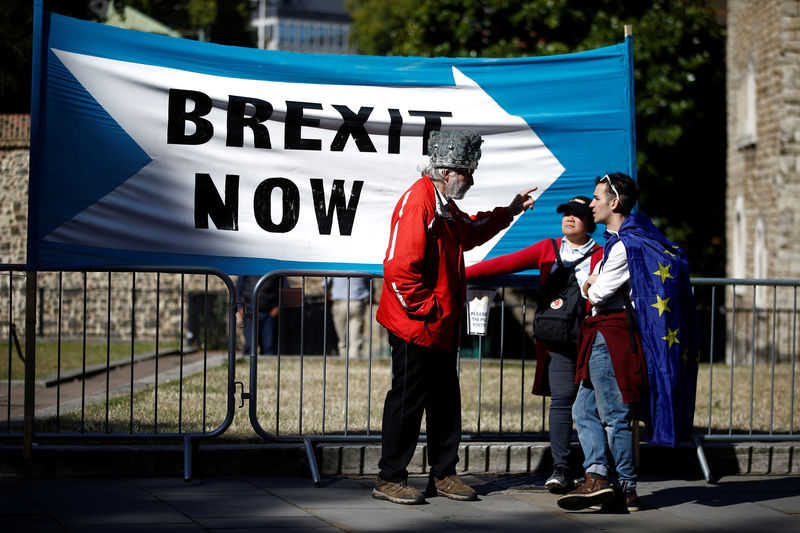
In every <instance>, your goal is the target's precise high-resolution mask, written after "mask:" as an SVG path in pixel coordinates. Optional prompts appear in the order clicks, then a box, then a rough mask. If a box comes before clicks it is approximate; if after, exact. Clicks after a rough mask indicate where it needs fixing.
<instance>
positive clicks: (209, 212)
mask: <svg viewBox="0 0 800 533" xmlns="http://www.w3.org/2000/svg"><path fill="white" fill-rule="evenodd" d="M208 217H211V220H212V221H213V222H214V225H215V226H216V227H217V229H225V230H233V231H237V230H238V229H239V176H237V175H236V174H226V175H225V203H223V202H222V198H220V196H219V191H217V188H216V187H215V186H214V182H213V181H211V176H210V175H209V174H202V173H197V174H195V175H194V227H195V228H200V229H208Z"/></svg>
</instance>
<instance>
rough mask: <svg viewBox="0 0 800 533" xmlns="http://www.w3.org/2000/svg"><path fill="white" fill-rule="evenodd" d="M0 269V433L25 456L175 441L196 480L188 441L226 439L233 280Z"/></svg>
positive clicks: (190, 274)
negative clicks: (91, 445) (52, 446)
mask: <svg viewBox="0 0 800 533" xmlns="http://www.w3.org/2000/svg"><path fill="white" fill-rule="evenodd" d="M0 272H2V274H4V275H3V276H2V277H1V278H0V302H2V301H3V300H5V302H3V303H4V305H3V309H4V310H5V314H6V320H4V321H3V322H2V323H0V331H2V330H5V331H2V333H3V337H2V338H3V339H5V342H6V344H7V346H6V348H7V349H6V350H3V351H4V352H5V353H6V361H5V364H4V365H2V368H0V375H2V377H3V380H2V382H3V385H4V387H3V388H4V389H5V390H4V391H0V398H2V397H3V396H4V397H5V398H4V399H5V400H6V405H5V406H4V407H5V409H4V411H5V412H4V413H2V415H0V416H2V418H3V419H4V420H2V424H0V437H19V436H21V437H22V439H23V451H24V453H27V454H29V453H30V447H31V446H32V444H33V441H34V439H35V441H36V443H37V444H39V445H42V444H46V443H51V442H52V443H56V442H64V441H65V440H67V439H69V440H71V441H74V440H76V439H78V440H82V441H91V442H98V441H106V440H108V439H124V440H142V439H146V440H147V441H148V442H152V441H175V440H182V441H183V444H184V471H185V475H186V476H187V478H188V477H191V451H192V441H193V440H198V439H209V438H212V437H215V436H217V435H220V434H222V433H223V432H225V430H226V429H227V428H228V427H229V426H230V424H231V422H232V420H233V415H234V412H235V404H234V399H235V395H234V364H235V346H234V344H233V339H234V338H235V331H234V328H235V322H236V319H235V314H234V313H235V291H234V288H233V283H232V282H231V280H230V278H229V277H228V276H227V275H226V274H224V273H223V272H220V271H217V270H213V269H192V268H159V269H153V270H143V269H133V268H125V267H121V268H118V269H113V270H104V271H102V272H97V271H80V272H36V273H26V272H25V271H24V269H23V268H22V267H21V266H19V265H7V266H5V268H3V269H2V271H0ZM31 296H33V298H32V297H31ZM212 305H214V306H216V310H215V309H214V308H213V307H212ZM215 311H216V312H215ZM212 316H214V317H215V319H214V320H210V318H211V317H212ZM220 320H221V321H222V323H220ZM20 324H25V328H20V327H19V325H20ZM212 324H215V325H216V327H217V329H221V330H222V331H216V332H215V331H213V330H212V329H211V326H212ZM20 332H22V335H24V345H25V348H24V350H22V349H20V343H19V337H20ZM210 335H216V337H217V338H218V341H217V345H216V346H213V345H212V344H213V343H210V342H209V340H210ZM190 341H193V342H191V343H190ZM0 342H2V341H0ZM215 369H216V373H217V374H220V376H221V378H220V379H218V380H217V382H216V383H213V384H212V383H210V382H209V377H210V376H211V375H212V371H215ZM212 385H213V386H212Z"/></svg>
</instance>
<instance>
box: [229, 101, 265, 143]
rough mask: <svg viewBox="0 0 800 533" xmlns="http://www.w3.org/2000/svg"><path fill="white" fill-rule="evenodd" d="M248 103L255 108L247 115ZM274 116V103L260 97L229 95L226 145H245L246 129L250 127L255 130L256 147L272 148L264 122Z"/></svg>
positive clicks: (254, 140)
mask: <svg viewBox="0 0 800 533" xmlns="http://www.w3.org/2000/svg"><path fill="white" fill-rule="evenodd" d="M247 104H250V105H251V106H253V108H254V112H253V114H252V115H249V116H246V115H245V111H246V109H247ZM271 116H272V104H270V103H269V102H265V101H264V100H259V99H258V98H248V97H246V96H234V95H230V96H229V97H228V136H227V138H226V140H225V145H226V146H238V147H240V148H241V147H242V146H244V129H245V128H246V127H247V128H250V129H251V130H252V131H253V146H254V147H255V148H272V145H271V143H270V141H269V131H268V130H267V127H266V126H265V125H264V124H262V122H264V121H266V120H268V119H269V117H271Z"/></svg>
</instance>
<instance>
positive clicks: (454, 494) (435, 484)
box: [425, 474, 478, 502]
mask: <svg viewBox="0 0 800 533" xmlns="http://www.w3.org/2000/svg"><path fill="white" fill-rule="evenodd" d="M425 495H426V496H437V495H438V496H444V497H445V498H450V499H451V500H458V501H462V502H469V501H475V500H477V499H478V494H477V493H476V492H475V489H473V488H472V487H470V486H469V485H467V484H466V483H464V482H463V481H461V478H460V477H458V476H457V475H456V474H452V475H449V476H447V477H446V478H444V479H439V478H437V477H436V476H433V475H431V477H430V479H429V480H428V489H427V490H426V491H425Z"/></svg>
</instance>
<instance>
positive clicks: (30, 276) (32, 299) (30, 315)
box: [22, 271, 38, 459]
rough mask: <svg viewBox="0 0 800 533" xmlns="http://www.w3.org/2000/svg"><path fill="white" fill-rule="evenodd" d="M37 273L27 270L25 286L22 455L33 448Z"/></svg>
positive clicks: (28, 455)
mask: <svg viewBox="0 0 800 533" xmlns="http://www.w3.org/2000/svg"><path fill="white" fill-rule="evenodd" d="M37 279H38V278H37V273H36V272H35V271H29V272H28V273H27V277H26V287H25V405H24V407H23V410H24V411H23V422H22V457H23V458H25V459H30V457H31V451H32V449H33V417H34V413H35V412H36V387H35V385H36V286H37Z"/></svg>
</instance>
